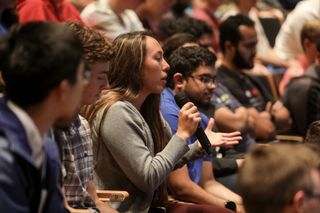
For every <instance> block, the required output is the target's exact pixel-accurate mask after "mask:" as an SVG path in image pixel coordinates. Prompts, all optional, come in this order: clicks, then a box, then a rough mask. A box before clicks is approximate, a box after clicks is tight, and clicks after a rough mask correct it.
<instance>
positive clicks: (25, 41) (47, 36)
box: [0, 22, 83, 108]
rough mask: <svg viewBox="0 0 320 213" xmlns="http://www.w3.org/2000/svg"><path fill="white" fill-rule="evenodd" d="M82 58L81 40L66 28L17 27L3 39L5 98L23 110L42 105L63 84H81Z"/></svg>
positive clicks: (1, 62) (0, 45)
mask: <svg viewBox="0 0 320 213" xmlns="http://www.w3.org/2000/svg"><path fill="white" fill-rule="evenodd" d="M82 56H83V49H82V45H81V43H80V41H79V39H78V38H77V37H76V36H75V34H74V33H73V32H72V31H71V30H70V29H68V28H67V27H66V26H64V25H62V24H53V23H49V22H31V23H27V24H24V25H17V26H15V27H13V28H12V29H11V30H10V32H9V33H7V34H6V35H5V36H3V37H2V38H1V39H0V69H1V71H2V75H3V79H4V81H5V96H6V97H7V98H9V99H11V100H12V101H13V102H15V103H16V104H18V105H19V106H20V107H22V108H25V107H27V106H30V105H34V104H37V103H40V102H41V101H43V100H44V99H45V98H46V97H47V96H48V94H49V93H50V91H51V90H52V89H54V88H55V87H57V86H58V85H59V83H60V82H61V81H62V80H64V79H67V80H68V81H69V82H70V83H72V84H73V83H75V82H76V81H77V78H76V77H77V69H78V66H79V63H80V61H81V59H82Z"/></svg>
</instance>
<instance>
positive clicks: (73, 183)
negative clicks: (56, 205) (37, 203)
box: [55, 115, 95, 208]
mask: <svg viewBox="0 0 320 213" xmlns="http://www.w3.org/2000/svg"><path fill="white" fill-rule="evenodd" d="M55 138H56V140H57V141H59V144H61V146H62V149H61V150H62V161H63V167H64V168H63V170H64V171H63V176H64V179H63V185H64V188H65V196H66V198H67V201H68V203H69V205H70V206H71V207H74V208H83V207H86V208H88V207H95V203H94V201H93V200H92V198H91V196H90V194H89V193H88V191H87V189H86V188H87V183H88V181H91V180H93V152H92V139H91V131H90V126H89V124H88V122H87V121H86V120H85V119H84V118H83V117H81V116H80V115H79V116H78V117H77V119H76V121H75V122H73V123H72V124H71V125H70V126H69V127H68V128H67V129H63V130H61V129H59V130H57V129H56V130H55Z"/></svg>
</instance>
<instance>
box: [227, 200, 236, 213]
mask: <svg viewBox="0 0 320 213" xmlns="http://www.w3.org/2000/svg"><path fill="white" fill-rule="evenodd" d="M224 207H225V208H226V209H230V210H232V211H234V212H235V211H236V210H237V205H236V203H235V202H233V201H230V200H228V201H227V202H226V203H225V204H224Z"/></svg>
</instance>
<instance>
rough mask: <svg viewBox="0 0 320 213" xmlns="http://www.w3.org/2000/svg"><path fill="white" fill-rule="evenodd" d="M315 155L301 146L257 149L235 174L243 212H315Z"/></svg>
mask: <svg viewBox="0 0 320 213" xmlns="http://www.w3.org/2000/svg"><path fill="white" fill-rule="evenodd" d="M319 166H320V165H319V155H318V154H317V153H316V152H315V151H313V150H312V149H311V148H309V147H308V146H306V145H305V144H283V143H279V144H271V145H265V146H257V147H256V148H254V149H253V150H252V151H251V152H250V153H249V154H248V156H247V157H246V161H245V162H244V164H243V166H242V167H241V168H240V171H239V179H238V183H239V191H240V194H241V196H242V198H243V203H244V208H245V211H246V213H256V212H259V213H270V212H277V213H296V212H301V213H317V212H319V209H320V200H319V193H320V170H319V168H320V167H319Z"/></svg>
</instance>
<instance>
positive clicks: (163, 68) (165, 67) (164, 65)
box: [162, 59, 170, 72]
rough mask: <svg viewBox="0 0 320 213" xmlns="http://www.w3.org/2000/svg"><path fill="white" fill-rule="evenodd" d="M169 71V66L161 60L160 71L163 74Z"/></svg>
mask: <svg viewBox="0 0 320 213" xmlns="http://www.w3.org/2000/svg"><path fill="white" fill-rule="evenodd" d="M169 69H170V65H169V64H168V62H167V61H166V60H165V59H163V60H162V70H163V71H164V72H168V70H169Z"/></svg>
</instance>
